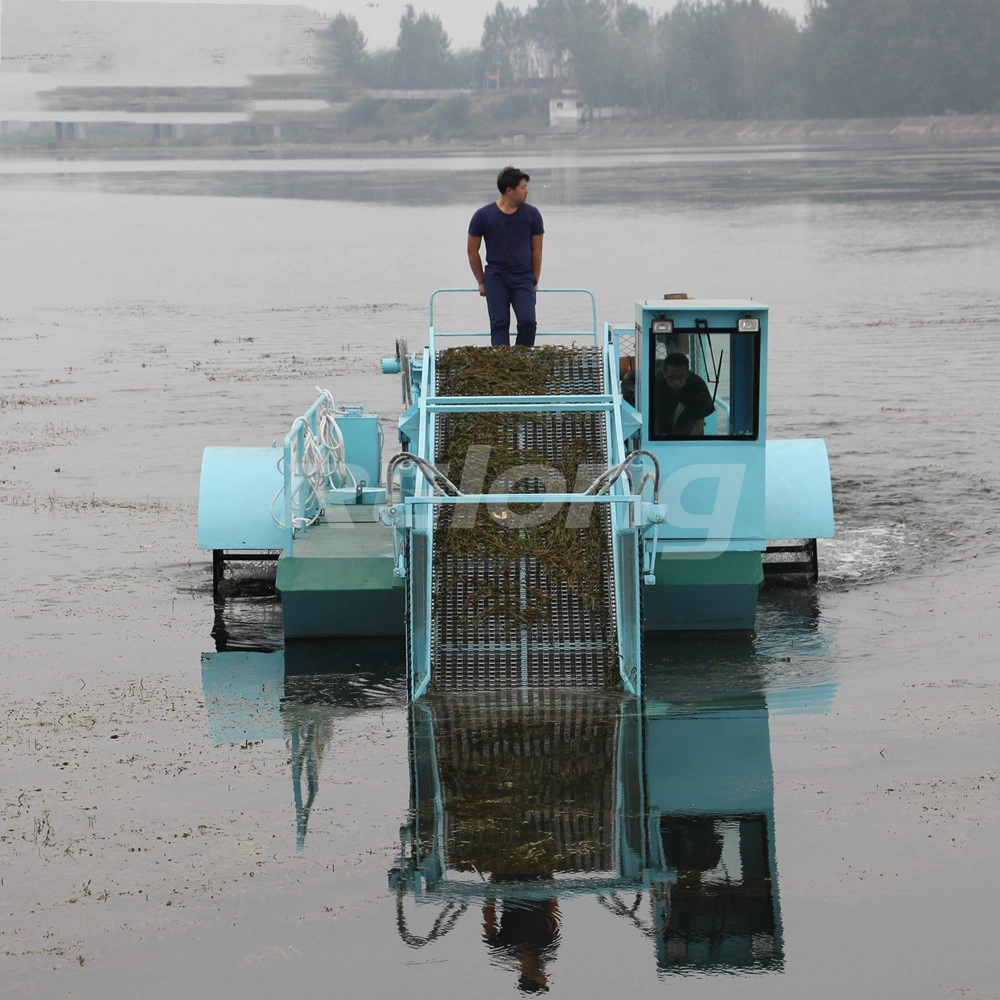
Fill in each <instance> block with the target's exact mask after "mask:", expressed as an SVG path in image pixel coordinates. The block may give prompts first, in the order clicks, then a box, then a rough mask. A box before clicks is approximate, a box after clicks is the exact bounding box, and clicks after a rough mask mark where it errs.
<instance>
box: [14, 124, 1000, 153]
mask: <svg viewBox="0 0 1000 1000" xmlns="http://www.w3.org/2000/svg"><path fill="white" fill-rule="evenodd" d="M312 117H313V116H310V115H302V114H299V115H296V116H295V118H294V122H291V121H290V122H289V123H284V124H283V123H281V122H278V121H275V122H272V123H270V124H269V127H268V130H262V129H261V130H257V131H256V132H255V133H254V134H253V137H252V138H249V139H247V138H243V139H242V140H240V141H236V140H235V139H234V138H233V137H232V136H230V135H228V134H205V135H201V136H199V137H197V138H196V137H195V136H194V135H193V134H192V133H193V132H195V130H194V129H190V128H188V129H181V128H177V129H175V131H174V132H172V133H170V134H169V136H164V137H159V133H157V136H158V137H156V138H153V139H152V141H150V138H149V137H147V136H145V135H141V134H139V133H138V132H137V133H136V134H135V135H134V136H132V135H125V134H124V133H123V134H121V135H117V136H116V137H115V138H114V139H113V140H111V139H110V138H107V139H106V138H104V137H99V136H98V135H93V134H91V133H92V130H90V129H89V127H83V128H81V127H78V128H77V129H76V131H75V133H73V134H74V138H62V139H61V140H56V141H53V140H52V138H51V136H49V135H48V134H46V135H45V136H41V135H30V134H28V135H26V134H24V133H22V134H20V135H17V134H8V135H7V136H4V137H3V138H2V139H0V154H2V155H4V156H17V155H27V156H32V157H34V156H37V155H38V154H39V153H50V152H56V153H58V154H59V155H60V156H65V155H67V154H69V155H73V156H79V157H83V158H87V157H90V156H95V155H96V156H100V157H101V158H102V159H129V158H134V157H136V156H140V157H142V158H154V159H175V158H178V157H184V158H192V159H219V158H227V159H248V158H272V157H273V158H288V157H290V156H295V157H302V158H313V157H327V156H330V155H337V154H341V153H348V154H364V155H379V154H386V153H391V154H392V155H398V154H400V153H410V154H415V155H419V154H433V155H439V154H440V153H442V152H447V153H449V154H456V153H459V154H460V153H463V152H482V151H484V150H489V151H497V152H502V151H505V150H526V151H532V152H543V151H546V150H551V149H574V150H579V151H586V150H588V149H594V150H597V149H601V150H605V149H642V148H647V149H663V148H678V149H684V148H688V149H690V148H698V147H709V148H711V147H731V146H838V145H847V144H851V145H855V146H892V145H899V146H907V145H938V146H947V145H954V146H993V145H996V144H998V143H1000V114H989V115H931V116H923V117H921V116H909V117H907V116H901V117H893V118H826V119H781V120H743V121H691V120H686V119H673V120H663V119H655V118H635V117H633V118H615V119H605V120H598V121H590V122H586V123H584V124H582V125H580V126H579V127H576V128H548V127H541V126H539V125H538V124H537V123H525V125H524V127H523V131H512V132H510V133H508V134H505V135H497V136H495V137H492V138H484V137H483V136H482V135H478V136H473V135H452V136H450V137H449V138H447V139H440V138H434V137H433V136H432V135H431V134H420V135H413V134H411V133H404V132H400V133H399V134H393V133H392V132H387V131H386V130H385V129H379V130H377V131H376V130H371V129H369V130H358V131H355V132H352V133H347V134H345V133H337V134H336V135H335V136H333V135H331V134H330V132H329V129H328V126H329V116H328V115H326V116H325V117H324V119H323V122H324V124H325V125H327V132H326V134H325V135H323V134H321V133H320V131H318V130H314V129H312V128H311V127H310V124H311V122H310V119H311V118H312ZM317 123H318V119H317ZM312 124H316V123H312ZM84 125H85V123H84ZM288 125H294V126H295V127H287V126H288ZM137 128H138V127H137ZM310 133H311V134H310ZM59 134H60V135H65V134H66V133H59ZM305 135H308V136H309V137H308V138H304V136H305ZM84 136H85V137H84ZM264 136H266V138H264Z"/></svg>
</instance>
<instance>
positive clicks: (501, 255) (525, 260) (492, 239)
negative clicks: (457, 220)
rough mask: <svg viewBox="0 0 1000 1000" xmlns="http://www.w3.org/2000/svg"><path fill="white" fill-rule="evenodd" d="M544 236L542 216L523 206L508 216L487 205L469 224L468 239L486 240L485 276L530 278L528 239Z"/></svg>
mask: <svg viewBox="0 0 1000 1000" xmlns="http://www.w3.org/2000/svg"><path fill="white" fill-rule="evenodd" d="M544 232H545V229H544V227H543V226H542V213H541V212H539V211H538V209H537V208H535V206H534V205H529V204H528V203H527V202H524V203H523V204H522V205H518V206H517V210H516V211H514V212H511V213H510V215H508V214H507V213H506V212H501V211H500V209H499V208H498V207H497V203H496V202H495V201H491V202H490V203H489V204H488V205H483V207H482V208H480V209H477V210H476V213H475V215H473V216H472V221H471V222H470V223H469V235H470V236H479V237H481V238H484V239H485V240H486V273H487V274H493V273H494V272H496V271H502V272H504V273H505V274H531V237H532V236H541V235H542V233H544Z"/></svg>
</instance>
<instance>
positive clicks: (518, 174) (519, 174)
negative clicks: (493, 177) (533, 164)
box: [497, 167, 531, 194]
mask: <svg viewBox="0 0 1000 1000" xmlns="http://www.w3.org/2000/svg"><path fill="white" fill-rule="evenodd" d="M530 180H531V178H530V177H529V176H528V175H527V174H526V173H525V172H524V171H523V170H518V169H517V167H504V168H503V170H501V171H500V173H498V174H497V187H498V188H499V189H500V193H501V194H506V193H507V188H516V187H517V186H518V184H520V183H521V181H530Z"/></svg>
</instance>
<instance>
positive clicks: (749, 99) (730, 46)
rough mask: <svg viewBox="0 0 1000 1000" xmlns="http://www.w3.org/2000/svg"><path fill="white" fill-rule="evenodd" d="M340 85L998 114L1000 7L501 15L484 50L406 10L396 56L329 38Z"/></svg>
mask: <svg viewBox="0 0 1000 1000" xmlns="http://www.w3.org/2000/svg"><path fill="white" fill-rule="evenodd" d="M322 51H323V58H324V65H325V69H326V73H327V76H328V78H329V80H330V81H331V85H332V86H333V87H334V88H336V89H337V90H339V91H340V92H342V93H343V92H345V91H349V90H350V89H352V88H357V87H361V88H408V89H410V88H475V89H487V88H491V87H493V88H497V89H499V90H505V91H508V92H513V91H518V90H521V91H525V90H529V89H532V88H538V87H549V88H550V89H554V88H557V87H558V88H559V89H560V90H561V89H564V88H568V87H574V88H576V89H578V90H579V92H580V96H581V99H582V100H583V101H584V102H585V103H587V104H588V105H591V106H593V107H606V106H622V107H627V108H632V109H635V110H636V111H637V112H638V113H641V114H648V115H658V116H670V117H679V118H691V119H725V120H732V119H743V118H785V117H877V116H882V115H911V114H912V115H939V114H950V113H960V114H976V113H981V112H996V111H1000V0H813V3H812V5H811V8H810V11H809V14H808V16H807V18H806V22H805V24H804V25H803V26H802V27H800V26H799V25H798V24H797V23H796V21H795V19H794V18H793V17H791V16H790V15H788V14H786V13H784V12H782V11H779V10H776V9H774V8H771V7H768V6H767V5H766V4H765V3H763V2H761V0H681V2H680V3H679V4H678V5H677V6H676V7H674V8H673V9H672V10H670V11H668V12H667V13H664V14H662V15H661V16H659V17H655V16H654V15H653V13H652V12H650V11H649V10H647V9H646V8H644V7H642V6H640V5H639V4H636V3H632V2H630V0H535V3H534V5H533V6H531V7H529V8H528V9H526V10H525V11H523V12H522V11H521V10H520V9H518V8H517V7H513V6H507V5H506V4H504V3H503V2H498V3H497V5H496V7H495V8H494V9H493V11H492V13H490V14H488V15H487V16H486V18H485V19H484V21H483V32H482V38H481V41H480V45H479V47H478V48H476V49H468V50H463V51H460V52H454V51H452V47H451V40H450V38H449V37H448V34H447V32H446V30H445V28H444V25H443V24H442V23H441V20H440V18H438V17H437V16H432V15H429V14H426V13H420V14H418V13H417V12H416V11H415V9H414V7H413V6H408V7H407V8H406V10H405V12H404V14H403V16H402V17H401V19H400V22H399V35H398V38H397V41H396V46H395V48H393V49H382V50H378V51H374V52H370V51H369V50H368V45H367V40H366V39H365V36H364V34H363V33H362V32H361V30H360V29H359V27H358V23H357V20H356V19H355V18H354V17H353V16H352V15H346V14H338V15H337V16H336V17H334V18H333V19H332V21H331V22H330V25H329V27H328V28H327V30H326V31H325V33H324V35H323V37H322Z"/></svg>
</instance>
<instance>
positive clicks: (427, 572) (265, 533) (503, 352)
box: [198, 289, 833, 699]
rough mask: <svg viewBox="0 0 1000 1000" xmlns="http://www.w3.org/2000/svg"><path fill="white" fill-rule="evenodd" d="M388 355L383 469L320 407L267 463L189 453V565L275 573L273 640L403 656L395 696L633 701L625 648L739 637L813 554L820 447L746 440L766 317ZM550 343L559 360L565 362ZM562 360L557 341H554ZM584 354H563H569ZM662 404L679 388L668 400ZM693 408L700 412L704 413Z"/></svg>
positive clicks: (810, 567) (683, 318)
mask: <svg viewBox="0 0 1000 1000" xmlns="http://www.w3.org/2000/svg"><path fill="white" fill-rule="evenodd" d="M471 291H473V290H470V289H439V290H438V291H436V292H434V293H433V294H432V296H431V300H430V326H429V338H428V343H427V346H426V347H425V348H424V349H423V351H422V352H419V353H414V354H410V353H408V352H407V349H406V345H405V343H403V342H402V341H400V342H398V343H397V351H396V357H395V358H390V359H386V360H385V361H384V362H383V371H385V372H386V373H390V374H391V373H397V374H399V375H400V376H401V378H402V384H403V412H402V413H401V415H400V417H399V421H398V427H399V439H400V442H401V445H402V450H401V451H400V452H399V454H397V455H395V456H394V457H392V458H391V459H389V461H388V462H386V463H383V455H382V451H383V438H384V435H383V429H382V422H381V421H380V419H379V417H378V416H377V415H375V414H370V413H365V412H364V408H363V406H360V405H352V406H337V405H336V403H335V401H334V399H333V398H332V396H331V395H330V394H329V393H328V392H321V393H320V395H319V398H318V399H316V401H315V402H314V403H313V405H312V406H311V407H310V408H309V409H308V410H307V411H306V413H305V414H304V415H303V416H302V417H300V418H298V419H297V420H296V421H295V422H294V423H293V425H292V428H291V430H290V431H289V432H288V434H287V435H286V437H285V439H284V441H283V443H282V445H281V447H280V448H279V447H277V446H272V447H270V448H267V447H263V448H227V447H209V448H206V449H205V452H204V456H203V460H202V470H201V488H200V497H199V511H198V547H199V548H200V549H210V550H212V552H213V568H214V573H213V581H214V586H215V592H216V596H217V597H218V594H219V590H220V587H221V586H222V584H223V582H224V580H225V574H226V567H227V564H229V563H233V562H236V561H239V560H241V559H261V558H265V557H272V558H274V557H276V558H277V589H278V591H279V593H280V595H281V603H282V614H283V623H284V632H285V637H286V640H295V639H300V638H306V637H338V636H340V637H346V636H383V635H404V634H405V636H406V649H407V668H408V680H409V693H410V696H411V698H414V699H416V698H419V697H420V696H421V695H423V694H424V693H425V692H426V691H427V690H428V688H430V687H432V686H433V688H434V689H436V690H442V691H462V690H478V689H482V688H488V687H504V686H508V687H509V686H546V687H574V688H595V687H607V686H609V685H612V686H614V685H618V684H620V685H621V686H623V687H624V689H625V691H626V692H628V693H630V694H633V695H638V694H639V693H640V692H641V689H642V666H641V648H642V635H643V632H644V631H647V632H653V631H670V630H701V629H713V630H717V629H752V628H753V626H754V620H755V615H756V608H757V595H758V591H759V589H760V586H761V584H762V582H763V580H764V575H765V571H768V572H775V573H777V574H780V575H782V576H785V577H792V578H795V579H798V580H802V581H805V582H814V581H815V579H816V573H817V564H816V539H817V538H823V537H831V536H832V535H833V498H832V490H831V483H830V470H829V463H828V460H827V454H826V447H825V445H824V443H823V442H822V441H821V440H814V439H810V440H772V441H769V440H767V438H766V423H767V421H766V399H767V343H768V309H767V306H764V305H761V304H760V303H758V302H755V301H753V300H704V299H691V298H687V297H667V298H664V299H647V300H642V301H638V302H636V303H635V319H634V323H633V324H629V325H621V324H614V323H605V324H604V325H603V326H602V327H598V323H597V316H596V307H595V306H594V299H593V295H592V294H591V293H590V292H589V291H586V290H583V289H552V290H548V291H555V292H561V293H570V294H576V295H583V296H587V297H589V298H588V299H587V301H588V303H589V307H590V313H591V316H592V320H593V326H592V329H591V330H586V331H569V332H566V331H560V332H557V333H543V332H539V334H538V340H537V343H538V345H539V346H536V347H533V348H521V347H519V348H509V349H508V348H493V347H479V346H471V347H470V346H459V347H449V346H447V344H446V340H445V338H446V337H462V338H463V339H465V340H473V339H475V338H476V337H486V336H488V334H470V333H462V334H450V333H449V334H442V333H439V332H436V331H435V328H434V307H435V301H436V299H437V297H438V296H440V295H442V294H446V293H469V292H471ZM566 338H569V339H570V340H571V342H572V346H564V343H565V340H566ZM558 341H562V343H558ZM581 344H582V346H581ZM678 385H679V386H680V389H678ZM706 399H707V400H708V402H707V403H706V402H705V400H706Z"/></svg>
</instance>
